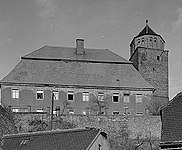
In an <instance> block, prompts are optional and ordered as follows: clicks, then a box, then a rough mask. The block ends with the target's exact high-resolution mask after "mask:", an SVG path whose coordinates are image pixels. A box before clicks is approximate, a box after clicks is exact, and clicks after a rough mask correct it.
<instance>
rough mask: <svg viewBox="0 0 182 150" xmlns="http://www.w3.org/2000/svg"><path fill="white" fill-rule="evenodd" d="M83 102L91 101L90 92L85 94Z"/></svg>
mask: <svg viewBox="0 0 182 150" xmlns="http://www.w3.org/2000/svg"><path fill="white" fill-rule="evenodd" d="M83 101H89V92H83Z"/></svg>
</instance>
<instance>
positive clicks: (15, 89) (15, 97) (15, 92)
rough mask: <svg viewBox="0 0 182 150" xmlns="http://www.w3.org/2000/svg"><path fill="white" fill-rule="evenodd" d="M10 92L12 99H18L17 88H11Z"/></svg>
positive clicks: (18, 92)
mask: <svg viewBox="0 0 182 150" xmlns="http://www.w3.org/2000/svg"><path fill="white" fill-rule="evenodd" d="M11 92H12V94H11V95H12V98H13V99H19V96H20V91H19V88H12V90H11Z"/></svg>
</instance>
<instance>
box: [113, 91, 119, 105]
mask: <svg viewBox="0 0 182 150" xmlns="http://www.w3.org/2000/svg"><path fill="white" fill-rule="evenodd" d="M114 96H117V97H118V101H117V102H114ZM112 102H113V103H119V92H115V93H113V94H112Z"/></svg>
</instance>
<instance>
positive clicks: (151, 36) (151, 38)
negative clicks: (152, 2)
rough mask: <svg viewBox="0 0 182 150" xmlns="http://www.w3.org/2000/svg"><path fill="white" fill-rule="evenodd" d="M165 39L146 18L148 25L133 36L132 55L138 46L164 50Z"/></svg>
mask: <svg viewBox="0 0 182 150" xmlns="http://www.w3.org/2000/svg"><path fill="white" fill-rule="evenodd" d="M164 43H165V41H164V39H163V38H162V36H160V35H159V34H156V33H155V32H154V31H153V30H152V29H151V28H150V27H149V25H148V20H146V25H145V27H144V29H143V30H142V31H141V32H140V33H139V34H138V35H137V36H135V37H134V38H133V40H132V42H131V44H130V57H131V56H132V54H133V53H134V51H135V50H136V49H137V47H145V48H153V49H160V50H164Z"/></svg>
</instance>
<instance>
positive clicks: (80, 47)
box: [75, 39, 85, 55]
mask: <svg viewBox="0 0 182 150" xmlns="http://www.w3.org/2000/svg"><path fill="white" fill-rule="evenodd" d="M75 53H76V54H79V55H84V54H85V49H84V39H76V52H75Z"/></svg>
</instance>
